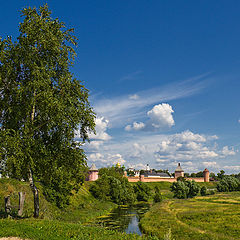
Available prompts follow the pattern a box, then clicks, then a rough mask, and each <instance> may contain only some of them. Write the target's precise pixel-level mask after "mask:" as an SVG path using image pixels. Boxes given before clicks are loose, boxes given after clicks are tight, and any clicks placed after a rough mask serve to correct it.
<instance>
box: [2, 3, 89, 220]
mask: <svg viewBox="0 0 240 240" xmlns="http://www.w3.org/2000/svg"><path fill="white" fill-rule="evenodd" d="M21 12H22V17H23V18H24V20H23V22H22V23H21V24H20V27H19V31H20V35H19V36H18V38H17V40H16V41H13V40H12V39H11V38H10V37H8V38H7V39H5V40H3V39H0V95H1V97H0V152H1V156H0V157H1V164H2V165H3V166H4V167H3V171H4V173H5V174H7V175H8V176H10V177H14V178H17V179H22V178H23V179H29V180H30V184H31V187H32V189H33V192H34V194H35V195H34V196H36V195H37V189H36V187H35V185H34V183H33V179H36V180H38V181H41V182H42V183H43V185H44V186H45V194H46V195H47V196H48V197H49V199H51V200H52V201H55V202H56V204H57V205H58V206H59V207H62V206H64V204H66V203H67V202H68V196H69V194H70V192H71V190H72V189H73V188H77V187H78V185H79V184H81V183H82V182H83V180H84V172H85V169H86V156H85V154H84V151H83V150H82V149H81V143H82V142H84V141H85V140H87V139H88V132H89V131H93V130H94V113H93V111H92V108H91V107H90V104H89V102H88V90H87V89H86V88H85V87H84V85H82V84H81V82H80V81H78V80H76V79H75V78H74V77H73V75H72V73H71V72H70V70H69V68H70V66H71V65H72V64H73V61H74V57H75V51H74V46H75V45H76V38H75V36H74V35H73V29H67V28H66V27H65V25H64V23H63V22H61V21H59V20H58V19H52V18H51V12H50V11H49V10H48V7H47V5H45V6H43V7H40V8H39V10H37V9H36V8H30V7H29V8H24V9H23V10H22V11H21ZM78 129H79V139H78V140H79V141H78V142H76V141H74V137H75V134H76V131H77V130H78ZM35 210H36V209H35ZM37 215H38V212H37V211H35V216H37Z"/></svg>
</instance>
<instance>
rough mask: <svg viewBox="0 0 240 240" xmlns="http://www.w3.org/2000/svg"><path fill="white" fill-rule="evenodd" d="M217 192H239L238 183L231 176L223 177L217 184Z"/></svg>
mask: <svg viewBox="0 0 240 240" xmlns="http://www.w3.org/2000/svg"><path fill="white" fill-rule="evenodd" d="M217 190H218V191H219V192H233V191H238V190H240V181H239V180H238V179H237V178H235V177H231V176H225V177H223V178H222V179H221V180H220V182H219V183H218V184H217Z"/></svg>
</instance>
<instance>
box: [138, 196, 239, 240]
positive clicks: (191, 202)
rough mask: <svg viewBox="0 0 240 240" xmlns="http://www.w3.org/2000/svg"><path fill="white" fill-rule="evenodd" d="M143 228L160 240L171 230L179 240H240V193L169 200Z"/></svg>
mask: <svg viewBox="0 0 240 240" xmlns="http://www.w3.org/2000/svg"><path fill="white" fill-rule="evenodd" d="M140 224H141V228H142V229H143V230H144V232H146V233H148V234H153V235H156V236H158V237H159V238H160V239H162V238H163V236H164V235H165V234H166V232H167V231H168V229H171V232H172V235H173V238H174V239H175V240H193V239H194V240H200V239H201V240H207V239H209V240H210V239H211V240H233V239H234V240H235V239H240V192H234V193H224V194H223V193H222V194H216V195H211V196H206V197H200V196H199V197H196V198H194V199H186V200H177V199H168V200H165V201H163V202H162V203H159V204H155V205H154V206H153V207H152V208H151V210H150V211H149V212H147V213H146V214H145V215H144V217H143V218H142V219H141V222H140Z"/></svg>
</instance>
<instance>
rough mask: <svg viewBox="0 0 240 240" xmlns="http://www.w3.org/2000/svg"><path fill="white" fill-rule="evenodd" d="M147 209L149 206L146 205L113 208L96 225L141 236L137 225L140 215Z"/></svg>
mask: <svg viewBox="0 0 240 240" xmlns="http://www.w3.org/2000/svg"><path fill="white" fill-rule="evenodd" d="M148 209H149V205H148V204H146V203H143V204H137V205H134V206H130V207H126V206H120V207H118V208H115V209H114V210H113V211H112V212H111V213H110V214H109V215H108V216H106V217H101V218H98V219H97V221H96V224H97V225H101V226H103V227H105V228H108V229H114V230H118V231H122V232H126V233H136V234H139V235H142V233H141V231H140V229H139V226H138V223H139V220H140V218H141V215H143V214H144V213H145V212H147V211H148Z"/></svg>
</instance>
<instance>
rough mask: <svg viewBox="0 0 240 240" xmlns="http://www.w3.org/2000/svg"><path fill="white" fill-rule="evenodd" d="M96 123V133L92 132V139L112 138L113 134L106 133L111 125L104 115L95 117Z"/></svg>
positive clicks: (104, 139)
mask: <svg viewBox="0 0 240 240" xmlns="http://www.w3.org/2000/svg"><path fill="white" fill-rule="evenodd" d="M95 124H96V126H95V130H96V134H93V133H91V134H90V139H94V140H103V141H107V140H110V139H111V136H110V135H108V134H107V133H106V130H107V128H108V125H109V120H107V119H105V118H104V117H97V118H96V119H95Z"/></svg>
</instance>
